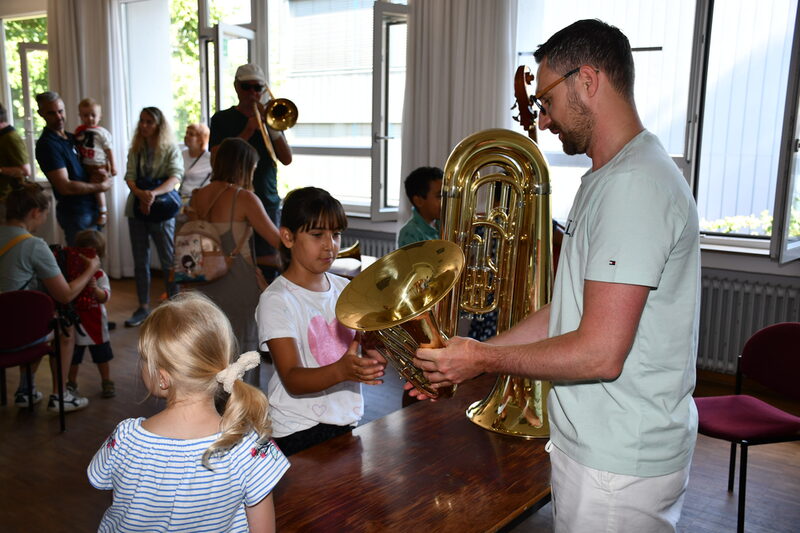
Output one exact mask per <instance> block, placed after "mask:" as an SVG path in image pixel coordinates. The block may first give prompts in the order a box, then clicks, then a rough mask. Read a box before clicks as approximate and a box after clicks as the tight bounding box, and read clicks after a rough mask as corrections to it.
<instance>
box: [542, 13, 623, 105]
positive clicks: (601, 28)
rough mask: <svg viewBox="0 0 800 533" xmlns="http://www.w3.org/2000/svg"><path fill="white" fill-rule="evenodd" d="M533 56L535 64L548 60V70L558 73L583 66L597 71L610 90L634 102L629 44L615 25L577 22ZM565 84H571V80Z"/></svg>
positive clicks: (555, 35)
mask: <svg viewBox="0 0 800 533" xmlns="http://www.w3.org/2000/svg"><path fill="white" fill-rule="evenodd" d="M533 57H534V59H536V62H537V63H541V62H542V61H543V60H544V59H547V68H549V69H550V70H552V71H554V72H556V73H557V74H564V73H566V72H569V71H570V70H572V69H574V68H577V67H580V66H583V65H589V66H592V67H595V68H597V69H600V70H601V71H603V72H604V73H605V75H606V76H607V77H608V79H609V80H610V81H611V85H612V87H614V89H616V91H617V92H618V93H619V94H621V95H622V96H624V97H625V98H626V99H627V100H628V101H630V102H633V82H634V66H633V54H632V53H631V43H630V42H629V41H628V38H627V37H625V35H624V34H623V33H622V32H621V31H620V30H619V28H616V27H615V26H611V25H609V24H606V23H605V22H602V21H600V20H597V19H587V20H579V21H578V22H574V23H573V24H570V25H569V26H567V27H566V28H564V29H562V30H559V31H558V32H556V33H555V34H553V36H552V37H550V38H549V39H548V40H547V42H546V43H544V44H543V45H541V46H540V47H539V48H538V49H537V50H536V52H535V53H534V54H533ZM573 79H574V78H573ZM567 82H568V83H571V80H567Z"/></svg>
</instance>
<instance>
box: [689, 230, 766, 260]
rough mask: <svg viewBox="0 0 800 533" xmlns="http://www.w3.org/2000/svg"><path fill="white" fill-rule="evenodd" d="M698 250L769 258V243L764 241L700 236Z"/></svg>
mask: <svg viewBox="0 0 800 533" xmlns="http://www.w3.org/2000/svg"><path fill="white" fill-rule="evenodd" d="M700 249H701V250H702V251H709V252H724V253H733V254H743V255H753V256H764V257H769V241H768V240H765V239H750V238H747V237H720V236H717V235H713V236H709V235H700Z"/></svg>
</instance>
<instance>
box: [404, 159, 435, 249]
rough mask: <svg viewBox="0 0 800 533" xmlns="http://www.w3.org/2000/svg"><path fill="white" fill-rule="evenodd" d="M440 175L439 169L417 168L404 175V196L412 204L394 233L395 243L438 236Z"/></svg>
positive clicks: (408, 242)
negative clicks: (395, 235)
mask: <svg viewBox="0 0 800 533" xmlns="http://www.w3.org/2000/svg"><path fill="white" fill-rule="evenodd" d="M443 175H444V174H443V172H442V169H440V168H437V167H419V168H418V169H416V170H414V171H412V172H411V174H409V175H408V177H407V178H406V181H405V187H406V196H408V200H409V201H410V202H411V205H413V206H414V207H413V210H412V211H413V212H412V214H411V218H410V219H409V220H408V222H406V224H405V226H403V227H402V228H401V229H400V233H399V234H398V236H397V245H398V246H405V245H406V244H411V243H412V242H419V241H427V240H430V239H438V238H439V216H440V212H441V210H442V176H443Z"/></svg>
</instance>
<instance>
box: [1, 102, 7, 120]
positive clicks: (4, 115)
mask: <svg viewBox="0 0 800 533" xmlns="http://www.w3.org/2000/svg"><path fill="white" fill-rule="evenodd" d="M0 122H8V112H6V108H5V106H4V105H3V104H2V103H0Z"/></svg>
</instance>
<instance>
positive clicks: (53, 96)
mask: <svg viewBox="0 0 800 533" xmlns="http://www.w3.org/2000/svg"><path fill="white" fill-rule="evenodd" d="M56 100H61V95H59V94H58V93H57V92H55V91H45V92H43V93H40V94H37V95H36V103H37V104H38V105H39V107H42V104H46V103H48V102H55V101H56Z"/></svg>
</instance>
